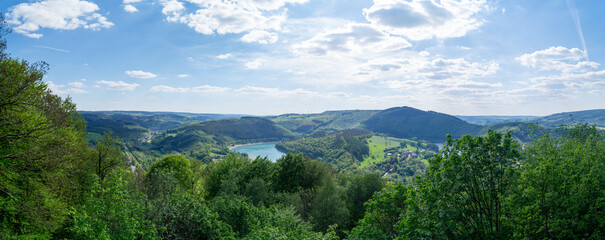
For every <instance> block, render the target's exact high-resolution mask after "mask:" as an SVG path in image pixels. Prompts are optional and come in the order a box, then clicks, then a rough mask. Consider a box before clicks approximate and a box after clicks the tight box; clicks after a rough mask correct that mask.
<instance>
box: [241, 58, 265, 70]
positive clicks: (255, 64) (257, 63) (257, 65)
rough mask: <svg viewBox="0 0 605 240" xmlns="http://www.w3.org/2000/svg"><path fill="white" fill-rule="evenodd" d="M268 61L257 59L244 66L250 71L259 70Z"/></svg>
mask: <svg viewBox="0 0 605 240" xmlns="http://www.w3.org/2000/svg"><path fill="white" fill-rule="evenodd" d="M265 62H266V61H265V60H264V59H260V58H258V59H255V60H254V61H250V62H246V63H245V64H244V65H245V66H246V68H248V69H258V68H260V66H261V65H263V63H265Z"/></svg>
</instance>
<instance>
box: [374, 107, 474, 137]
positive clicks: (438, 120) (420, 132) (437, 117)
mask: <svg viewBox="0 0 605 240" xmlns="http://www.w3.org/2000/svg"><path fill="white" fill-rule="evenodd" d="M363 124H364V128H365V129H367V130H370V131H372V132H376V133H385V134H388V135H389V136H392V137H397V138H412V137H417V138H418V139H423V140H428V141H436V142H443V140H444V136H445V135H447V134H451V135H452V136H453V137H454V138H458V137H460V136H462V135H464V134H476V133H477V132H478V131H479V130H480V129H481V126H478V125H474V124H470V123H467V122H465V121H462V120H460V119H458V118H456V117H454V116H450V115H447V114H443V113H437V112H432V111H428V112H425V111H421V110H418V109H414V108H411V107H397V108H390V109H386V110H384V111H382V112H380V113H378V114H376V115H374V116H372V117H371V118H369V119H368V120H366V121H365V122H363Z"/></svg>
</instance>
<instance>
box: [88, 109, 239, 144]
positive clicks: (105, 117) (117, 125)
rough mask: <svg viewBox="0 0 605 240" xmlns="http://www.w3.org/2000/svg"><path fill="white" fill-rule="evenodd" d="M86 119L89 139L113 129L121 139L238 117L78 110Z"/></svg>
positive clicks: (236, 115) (131, 139)
mask: <svg viewBox="0 0 605 240" xmlns="http://www.w3.org/2000/svg"><path fill="white" fill-rule="evenodd" d="M79 113H80V114H81V115H82V117H83V118H84V120H86V131H87V132H88V134H89V139H92V140H93V139H96V138H97V137H98V136H99V135H102V134H104V133H107V132H112V133H113V134H114V135H115V136H118V137H120V139H122V140H124V141H133V140H139V139H142V138H143V137H145V136H148V135H149V134H150V132H162V131H166V130H169V129H173V128H177V127H180V126H184V125H187V124H191V123H196V122H201V121H208V120H216V119H225V118H239V117H241V116H242V115H240V114H211V113H178V112H141V111H79Z"/></svg>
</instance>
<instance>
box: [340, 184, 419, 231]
mask: <svg viewBox="0 0 605 240" xmlns="http://www.w3.org/2000/svg"><path fill="white" fill-rule="evenodd" d="M407 196H408V189H407V187H406V186H405V185H403V184H401V183H398V184H391V185H388V186H386V187H385V188H383V189H382V191H380V192H377V193H375V194H374V196H373V197H372V199H370V200H369V201H368V202H366V203H365V207H366V209H365V215H364V217H363V218H362V219H361V220H359V224H358V226H356V227H355V228H353V230H351V233H350V234H349V236H348V239H376V240H379V239H384V240H387V239H395V238H397V237H399V236H400V235H399V231H398V230H397V228H396V226H397V223H398V222H399V221H400V218H401V216H402V215H403V214H404V213H405V211H406V204H405V202H406V200H407Z"/></svg>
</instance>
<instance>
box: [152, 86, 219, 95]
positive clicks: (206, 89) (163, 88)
mask: <svg viewBox="0 0 605 240" xmlns="http://www.w3.org/2000/svg"><path fill="white" fill-rule="evenodd" d="M149 90H150V91H152V92H164V93H220V92H225V91H228V90H230V88H227V87H217V86H210V85H207V84H206V85H202V86H197V87H193V88H188V87H185V88H176V87H170V86H165V85H159V86H153V87H151V88H150V89H149Z"/></svg>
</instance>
